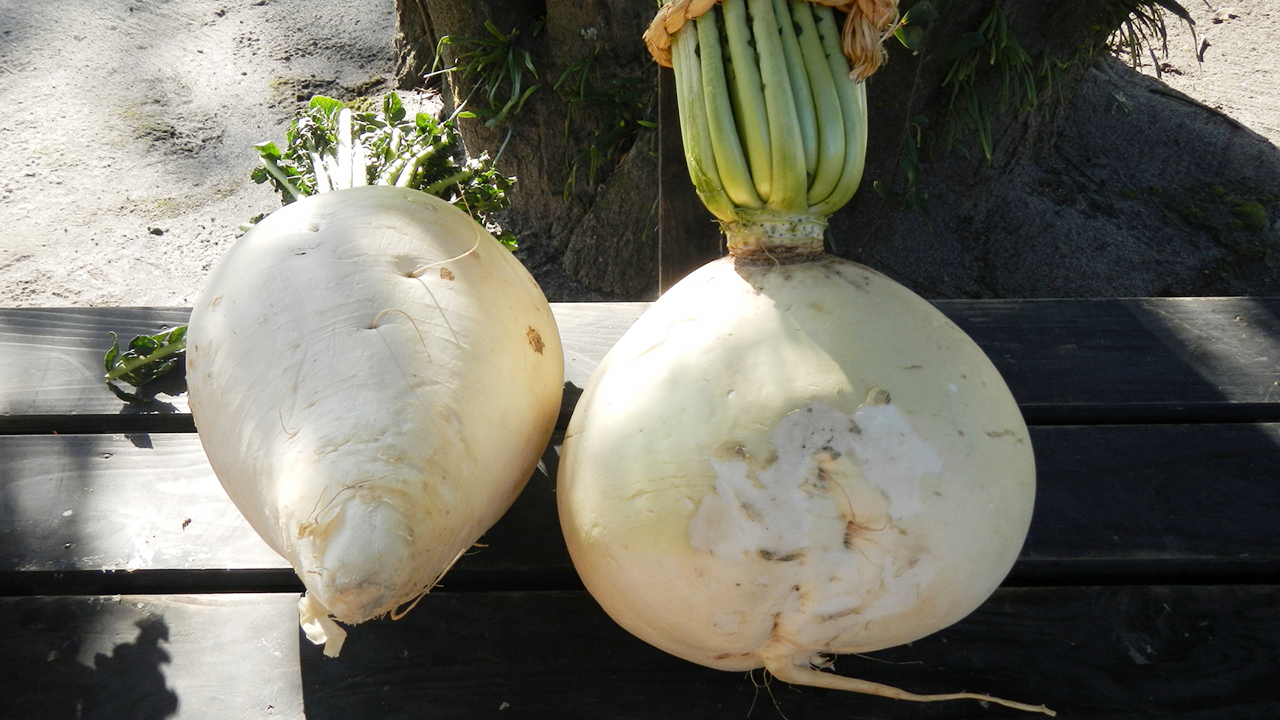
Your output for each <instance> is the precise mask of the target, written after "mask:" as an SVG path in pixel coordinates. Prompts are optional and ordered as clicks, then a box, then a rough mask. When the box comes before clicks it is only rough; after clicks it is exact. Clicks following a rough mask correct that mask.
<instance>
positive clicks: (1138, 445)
mask: <svg viewBox="0 0 1280 720" xmlns="http://www.w3.org/2000/svg"><path fill="white" fill-rule="evenodd" d="M1032 443H1033V445H1034V447H1035V451H1036V466H1037V473H1038V478H1037V497H1036V510H1035V515H1034V517H1033V519H1032V526H1031V532H1030V533H1029V535H1028V537H1027V543H1026V546H1025V547H1024V548H1023V552H1022V556H1021V558H1020V560H1019V562H1018V564H1017V566H1016V567H1015V569H1014V573H1013V576H1012V577H1011V581H1012V582H1015V583H1019V584H1025V583H1046V582H1047V583H1078V584H1085V583H1091V582H1098V581H1100V580H1101V579H1103V578H1106V579H1108V580H1107V581H1108V582H1117V581H1119V582H1129V583H1134V582H1155V583H1160V582H1175V581H1180V582H1267V583H1278V582H1280V524H1277V523H1276V522H1275V519H1276V518H1278V517H1280V425H1277V424H1269V425H1251V424H1224V425H1160V426H1141V425H1128V426H1110V427H1107V426H1075V427H1044V428H1033V429H1032ZM1175 578H1176V580H1175Z"/></svg>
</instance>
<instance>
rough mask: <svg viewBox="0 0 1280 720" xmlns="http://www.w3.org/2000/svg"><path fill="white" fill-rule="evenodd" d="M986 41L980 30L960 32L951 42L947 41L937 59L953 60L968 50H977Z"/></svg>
mask: <svg viewBox="0 0 1280 720" xmlns="http://www.w3.org/2000/svg"><path fill="white" fill-rule="evenodd" d="M986 42H987V36H986V35H983V34H982V33H980V32H967V33H961V34H960V35H957V36H956V37H955V39H953V40H952V41H951V42H949V43H947V46H946V47H945V48H943V49H942V52H941V53H940V54H939V56H938V59H939V60H953V59H955V58H958V57H960V56H961V55H964V54H965V53H967V52H969V51H970V50H977V49H978V48H980V47H982V46H983V45H985V44H986Z"/></svg>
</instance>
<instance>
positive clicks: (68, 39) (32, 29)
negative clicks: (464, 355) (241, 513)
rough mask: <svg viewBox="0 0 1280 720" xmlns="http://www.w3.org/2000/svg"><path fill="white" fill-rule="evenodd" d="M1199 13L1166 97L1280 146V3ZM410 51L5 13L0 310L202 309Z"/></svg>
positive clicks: (358, 1)
mask: <svg viewBox="0 0 1280 720" xmlns="http://www.w3.org/2000/svg"><path fill="white" fill-rule="evenodd" d="M1185 4H1186V5H1187V6H1188V9H1190V10H1191V11H1192V12H1193V13H1194V14H1195V17H1196V20H1197V27H1198V30H1199V32H1198V35H1197V38H1196V40H1194V41H1193V40H1192V38H1191V35H1190V33H1189V32H1187V31H1186V30H1185V29H1183V28H1180V27H1175V28H1173V33H1172V35H1171V37H1170V43H1169V44H1170V55H1169V57H1168V58H1167V59H1163V60H1162V62H1163V63H1165V67H1164V68H1163V69H1162V70H1161V78H1162V79H1163V80H1164V81H1165V82H1167V83H1169V84H1170V85H1171V86H1173V87H1174V88H1176V89H1178V90H1181V91H1182V92H1185V93H1187V94H1188V95H1190V96H1191V97H1193V98H1195V99H1197V100H1200V101H1201V102H1204V103H1205V104H1207V105H1209V106H1210V107H1215V108H1219V109H1220V110H1222V111H1223V112H1225V113H1227V114H1229V115H1230V116H1232V117H1233V118H1235V119H1236V120H1238V121H1239V122H1241V123H1243V124H1245V125H1247V126H1249V127H1251V128H1252V129H1254V130H1255V131H1257V132H1258V133H1260V134H1262V135H1264V136H1266V137H1267V138H1268V139H1270V140H1271V141H1272V142H1273V143H1276V144H1278V145H1280V60H1278V58H1280V3H1277V2H1276V0H1238V1H1237V2H1234V3H1232V4H1231V5H1230V6H1228V7H1227V8H1225V10H1224V9H1223V8H1222V7H1220V6H1212V7H1211V6H1209V5H1207V4H1205V3H1204V2H1202V0H1185ZM1220 11H1221V12H1220ZM1215 15H1216V16H1217V18H1218V19H1219V20H1220V22H1214V19H1215ZM394 32H395V18H394V14H393V0H331V1H328V2H323V3H314V2H307V0H62V1H60V2H57V3H53V2H32V1H31V0H0V98H3V100H4V102H5V106H6V108H7V113H6V115H5V120H4V122H3V123H2V125H3V126H2V127H0V159H2V160H3V162H0V305H4V306H57V305H81V306H84V305H177V306H185V305H189V304H190V303H191V302H192V300H193V298H194V296H195V294H196V292H198V290H199V288H200V286H201V284H202V282H203V279H204V276H205V274H206V273H207V271H208V270H209V268H210V266H211V265H212V263H213V262H214V261H215V260H216V259H217V258H218V257H220V256H221V254H222V253H223V251H224V250H225V249H226V247H227V246H228V245H229V244H230V243H231V242H233V241H234V239H235V236H236V228H237V226H239V225H240V224H241V223H243V222H244V221H246V220H247V219H248V218H250V217H253V216H254V215H257V214H259V213H262V212H267V211H270V210H272V209H274V208H276V207H278V205H279V203H278V200H277V199H276V197H275V195H274V194H273V193H272V192H271V191H270V190H268V189H267V188H266V187H264V186H256V185H254V184H252V183H251V182H250V181H249V180H248V173H249V171H250V169H251V168H252V167H253V165H254V164H255V162H256V155H255V153H254V151H253V150H252V145H253V143H255V142H260V141H263V140H277V141H279V140H283V138H284V128H285V126H286V125H287V123H288V120H289V118H290V117H291V115H292V112H293V110H294V109H295V107H297V104H298V101H299V98H306V97H309V96H310V95H311V94H313V93H329V94H342V93H347V94H352V93H361V94H363V93H374V92H379V91H385V90H387V89H390V76H391V74H392V72H393V57H392V38H393V36H394ZM1206 41H1207V45H1205V46H1204V47H1203V62H1201V61H1199V60H1198V59H1197V53H1198V52H1199V51H1200V49H1201V48H1200V47H1199V46H1198V44H1203V43H1204V42H1206ZM1145 71H1146V72H1148V73H1152V74H1154V72H1155V68H1154V67H1153V66H1152V64H1151V63H1148V65H1147V68H1146V70H1145Z"/></svg>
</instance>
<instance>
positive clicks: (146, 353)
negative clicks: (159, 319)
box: [102, 325, 187, 404]
mask: <svg viewBox="0 0 1280 720" xmlns="http://www.w3.org/2000/svg"><path fill="white" fill-rule="evenodd" d="M186 336H187V326H186V325H179V326H178V327H176V328H172V329H169V330H164V331H162V332H160V333H157V334H155V335H138V336H136V337H134V338H133V339H132V340H130V341H129V344H128V345H126V346H125V349H124V350H123V351H121V350H120V339H119V338H118V337H116V334H115V333H111V348H110V349H108V350H107V354H106V355H105V356H104V357H103V359H102V363H103V366H104V367H105V368H106V371H107V372H106V375H105V376H104V377H103V379H104V380H105V381H106V383H107V387H108V388H109V389H110V390H111V392H112V393H114V394H115V396H116V397H118V398H120V399H121V400H123V401H125V402H127V403H134V404H146V403H150V402H151V399H150V398H148V397H144V396H143V395H140V394H137V393H131V392H129V391H127V390H124V389H123V388H121V387H120V385H118V384H117V383H128V384H129V385H132V386H134V387H141V386H142V385H145V384H147V383H149V382H151V381H153V380H155V379H157V378H159V377H162V376H164V375H168V374H169V373H171V372H173V371H174V370H175V369H177V368H179V367H181V366H182V363H183V362H184V359H185V357H186V350H187V337H186Z"/></svg>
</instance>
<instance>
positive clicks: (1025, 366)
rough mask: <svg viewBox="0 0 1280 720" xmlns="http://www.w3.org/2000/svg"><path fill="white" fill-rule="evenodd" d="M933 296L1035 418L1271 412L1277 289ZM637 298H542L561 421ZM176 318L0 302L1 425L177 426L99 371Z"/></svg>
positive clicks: (174, 412) (167, 410) (1278, 384)
mask: <svg viewBox="0 0 1280 720" xmlns="http://www.w3.org/2000/svg"><path fill="white" fill-rule="evenodd" d="M937 305H938V306H939V307H940V308H941V309H942V310H943V311H944V312H945V313H947V314H948V315H949V316H950V317H951V318H952V319H953V320H955V321H956V323H957V324H959V325H960V326H961V327H962V328H964V329H965V330H966V331H967V332H969V334H970V335H972V336H973V337H974V339H975V340H976V341H977V342H978V343H979V344H980V345H981V346H982V347H983V348H984V349H985V350H986V351H987V353H988V354H989V355H990V356H991V358H992V360H993V362H995V364H996V365H997V367H999V368H1000V371H1001V372H1002V373H1003V374H1004V376H1005V378H1006V380H1007V381H1008V382H1009V385H1010V387H1011V388H1012V390H1013V392H1014V395H1015V396H1016V397H1017V398H1018V400H1019V403H1020V404H1021V406H1022V407H1023V410H1024V412H1025V413H1026V414H1027V417H1028V419H1029V421H1031V422H1032V423H1034V424H1066V423H1099V422H1131V423H1132V422H1143V423H1152V422H1276V421H1280V299H1276V298H1271V299H1258V298H1209V299H1204V298H1160V299H1136V300H993V301H959V300H953V301H939V302H938V303H937ZM645 307H646V305H645V304H644V303H617V304H615V303H557V304H555V305H554V306H553V310H554V311H555V313H556V319H557V322H558V324H559V326H560V332H561V335H562V337H563V340H564V346H565V348H566V352H565V355H566V383H567V384H566V407H565V411H564V413H563V414H564V415H565V417H566V418H567V416H568V413H569V408H570V407H571V406H572V404H573V403H574V402H575V401H576V399H577V395H578V391H579V389H580V388H581V387H582V386H583V385H584V384H585V383H586V380H587V378H588V377H589V376H590V371H591V370H593V369H594V368H595V366H596V364H598V363H599V361H600V359H601V358H603V356H604V354H605V352H607V351H608V349H609V348H610V347H612V345H613V343H614V342H615V341H616V340H617V338H618V337H620V336H621V335H622V333H623V332H625V331H626V329H627V328H629V327H630V325H631V323H633V322H634V321H635V319H636V318H637V317H639V315H640V313H642V312H643V310H644V308H645ZM186 314H187V311H186V310H182V309H163V308H160V309H139V308H133V309H131V308H101V309H89V308H85V309H74V310H68V309H21V310H14V309H10V310H0V378H4V379H3V380H0V432H6V433H16V432H49V431H52V430H58V431H61V432H122V431H138V430H142V429H148V428H149V429H152V430H155V431H189V430H190V428H191V425H190V424H189V421H188V420H185V419H182V418H183V417H184V416H185V413H186V411H187V410H186V400H185V396H184V395H182V394H181V393H180V392H178V390H174V392H178V394H177V396H176V397H169V396H167V395H161V401H162V402H161V403H160V404H158V405H155V406H153V407H152V408H149V409H144V410H138V409H135V408H131V407H126V406H125V405H124V403H121V402H120V401H119V400H117V399H116V398H115V397H114V396H112V395H111V394H110V393H107V392H106V391H105V390H104V389H103V387H102V385H101V383H100V382H99V381H98V377H99V375H98V373H99V368H100V367H101V358H102V352H103V350H104V348H105V345H106V338H107V332H108V331H109V330H112V329H114V330H117V331H119V332H120V333H121V334H122V335H129V334H131V333H135V332H141V331H147V332H155V331H157V330H159V329H161V328H162V327H165V326H168V325H172V324H173V323H174V322H175V321H181V320H183V319H184V318H185V317H186ZM180 387H181V386H180V385H179V386H178V388H179V389H180ZM59 418H61V419H59ZM59 423H61V424H62V426H61V427H58V424H59Z"/></svg>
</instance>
